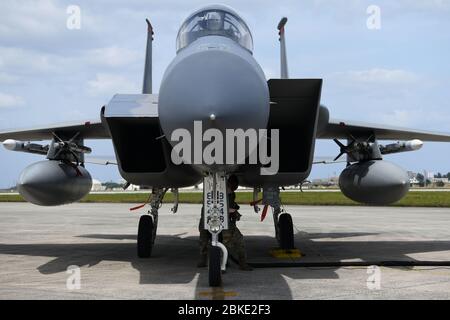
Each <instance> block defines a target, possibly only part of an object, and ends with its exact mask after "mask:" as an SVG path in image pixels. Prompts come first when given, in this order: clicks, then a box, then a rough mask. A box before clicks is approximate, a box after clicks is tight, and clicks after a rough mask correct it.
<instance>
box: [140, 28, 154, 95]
mask: <svg viewBox="0 0 450 320" xmlns="http://www.w3.org/2000/svg"><path fill="white" fill-rule="evenodd" d="M145 21H147V49H146V51H145V67H144V81H143V85H142V93H152V45H153V27H152V24H151V23H150V21H149V20H148V19H145Z"/></svg>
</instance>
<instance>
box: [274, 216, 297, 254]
mask: <svg viewBox="0 0 450 320" xmlns="http://www.w3.org/2000/svg"><path fill="white" fill-rule="evenodd" d="M278 232H279V240H280V248H281V249H283V250H290V249H294V226H293V223H292V217H291V215H290V214H288V213H283V214H281V215H280V216H279V218H278Z"/></svg>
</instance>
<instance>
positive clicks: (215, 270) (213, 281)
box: [208, 246, 222, 287]
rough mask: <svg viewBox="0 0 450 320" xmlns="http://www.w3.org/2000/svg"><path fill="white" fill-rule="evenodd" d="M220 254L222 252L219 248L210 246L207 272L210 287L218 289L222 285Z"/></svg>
mask: <svg viewBox="0 0 450 320" xmlns="http://www.w3.org/2000/svg"><path fill="white" fill-rule="evenodd" d="M221 253H222V250H221V249H220V248H219V247H216V246H211V248H209V265H208V272H209V286H210V287H218V286H220V285H221V284H222V270H221V266H220V265H221V263H220V260H221Z"/></svg>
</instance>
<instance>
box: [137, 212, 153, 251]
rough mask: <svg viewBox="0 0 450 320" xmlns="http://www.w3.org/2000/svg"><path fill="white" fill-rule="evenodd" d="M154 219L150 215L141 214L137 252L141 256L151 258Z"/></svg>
mask: <svg viewBox="0 0 450 320" xmlns="http://www.w3.org/2000/svg"><path fill="white" fill-rule="evenodd" d="M153 229H154V225H153V219H152V217H151V216H149V215H143V216H141V218H140V220H139V228H138V236H137V254H138V257H139V258H150V256H151V255H152V248H153V237H154V236H153Z"/></svg>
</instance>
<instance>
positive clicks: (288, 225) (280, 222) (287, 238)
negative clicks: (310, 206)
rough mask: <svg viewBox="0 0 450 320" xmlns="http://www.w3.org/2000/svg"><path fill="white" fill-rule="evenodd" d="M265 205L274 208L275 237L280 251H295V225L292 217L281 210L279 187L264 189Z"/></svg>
mask: <svg viewBox="0 0 450 320" xmlns="http://www.w3.org/2000/svg"><path fill="white" fill-rule="evenodd" d="M263 203H264V204H268V205H270V206H271V207H272V208H273V222H274V226H275V236H276V238H277V241H278V245H279V247H280V249H282V250H292V249H294V248H295V247H294V225H293V223H292V216H291V215H290V214H289V213H287V212H284V211H282V210H281V203H280V190H279V189H278V187H266V188H263Z"/></svg>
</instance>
